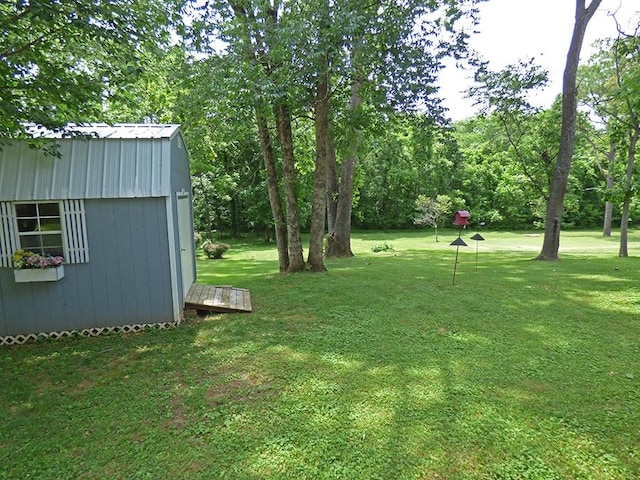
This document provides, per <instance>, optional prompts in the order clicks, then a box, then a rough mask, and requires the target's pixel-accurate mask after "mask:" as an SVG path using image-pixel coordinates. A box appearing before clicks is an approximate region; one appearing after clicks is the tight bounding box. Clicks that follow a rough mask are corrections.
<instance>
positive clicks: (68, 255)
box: [0, 200, 89, 268]
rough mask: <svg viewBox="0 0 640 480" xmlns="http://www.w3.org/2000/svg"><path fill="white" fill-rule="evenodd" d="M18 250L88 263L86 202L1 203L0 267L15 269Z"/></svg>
mask: <svg viewBox="0 0 640 480" xmlns="http://www.w3.org/2000/svg"><path fill="white" fill-rule="evenodd" d="M19 248H22V249H25V250H29V251H32V252H35V253H39V254H41V255H60V256H62V257H64V259H65V263H87V262H88V261H89V248H88V242H87V227H86V221H85V211H84V201H83V200H60V201H52V200H47V201H33V202H0V267H8V268H9V267H12V266H13V264H12V256H13V253H14V252H15V251H16V250H18V249H19Z"/></svg>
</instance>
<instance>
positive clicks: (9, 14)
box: [0, 0, 178, 138]
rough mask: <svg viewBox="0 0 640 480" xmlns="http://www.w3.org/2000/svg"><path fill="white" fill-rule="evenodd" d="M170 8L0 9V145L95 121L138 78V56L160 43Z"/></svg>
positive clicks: (67, 5)
mask: <svg viewBox="0 0 640 480" xmlns="http://www.w3.org/2000/svg"><path fill="white" fill-rule="evenodd" d="M177 19H178V17H177V4H176V3H175V2H173V1H172V0H166V1H159V2H156V1H149V0H131V1H126V2H125V1H116V2H108V1H94V0H77V1H74V2H59V1H58V2H51V1H45V0H32V1H29V2H26V1H14V2H2V3H1V4H0V24H1V25H2V31H3V34H2V36H1V37H0V79H1V83H2V91H3V93H2V96H1V97H0V137H2V138H7V137H8V138H12V137H18V136H21V135H24V129H25V126H24V125H25V123H26V122H35V123H37V124H40V125H43V126H46V127H49V128H61V127H62V126H64V125H65V124H66V123H69V122H75V123H80V122H85V121H89V120H96V119H100V118H101V112H102V107H103V102H104V100H105V99H106V98H108V97H110V96H112V95H117V94H118V92H119V88H120V87H122V86H123V85H127V84H130V83H131V82H132V81H133V80H134V79H135V78H136V76H137V75H138V74H139V73H140V70H141V62H140V57H141V56H142V52H143V51H144V50H145V49H150V48H154V47H156V46H157V45H159V44H162V43H165V42H166V41H168V31H169V27H170V24H171V23H173V22H175V21H177Z"/></svg>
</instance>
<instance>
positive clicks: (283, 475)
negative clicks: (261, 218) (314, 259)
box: [0, 230, 640, 480]
mask: <svg viewBox="0 0 640 480" xmlns="http://www.w3.org/2000/svg"><path fill="white" fill-rule="evenodd" d="M469 233H471V232H469ZM445 234H446V235H449V236H450V237H451V238H455V237H456V236H457V233H456V232H455V231H452V230H450V231H448V232H445ZM425 235H426V232H425V231H420V232H395V233H384V232H379V231H376V232H366V233H359V232H355V233H354V235H353V237H354V238H353V242H352V248H353V250H354V253H355V254H356V257H355V258H351V259H348V260H335V261H334V260H332V261H328V263H329V272H328V273H326V274H323V275H279V274H278V273H277V272H278V269H277V255H276V252H275V249H274V248H273V246H268V245H264V244H262V243H261V242H256V243H255V244H250V243H247V242H233V243H232V246H233V248H232V249H231V250H230V251H229V254H228V260H227V261H224V262H207V261H206V260H204V259H201V260H200V261H199V263H198V277H199V280H200V281H205V282H208V283H212V284H216V283H217V284H221V283H222V284H234V285H237V286H241V287H243V288H248V289H249V290H250V291H251V298H252V302H253V306H254V313H252V314H248V315H247V314H236V315H231V314H222V315H211V316H209V317H206V318H198V317H195V315H194V316H191V315H187V317H186V318H185V321H184V322H183V323H182V324H181V325H180V326H179V327H178V328H176V329H172V330H162V331H161V330H150V331H147V332H143V333H132V334H123V335H119V334H118V335H110V336H103V337H99V338H76V339H63V340H59V341H46V342H40V343H35V344H29V345H24V346H14V347H3V348H1V349H0V372H2V373H1V375H2V385H3V388H2V389H0V405H1V407H0V414H1V415H2V429H0V452H2V454H3V463H2V467H1V469H0V476H2V477H6V478H38V479H58V478H94V479H99V478H105V477H109V478H118V479H124V478H166V479H185V478H189V479H193V480H209V479H211V478H230V479H252V478H253V479H258V478H259V479H265V480H276V479H278V480H288V479H291V480H293V479H296V480H297V479H302V478H308V479H335V478H347V479H352V480H371V479H385V480H386V479H397V480H416V479H419V478H434V479H435V478H446V479H544V480H547V479H553V478H559V479H578V478H580V479H587V478H588V479H610V480H634V479H636V478H638V477H639V476H640V445H638V442H637V432H638V431H639V430H640V398H639V396H638V388H639V384H638V382H639V379H640V371H639V369H638V368H639V367H638V357H639V355H640V352H639V346H638V341H637V339H638V338H639V337H640V324H639V322H638V321H637V319H638V318H639V317H640V302H639V301H638V297H639V294H640V291H639V289H638V285H640V258H638V256H635V257H631V258H627V259H619V258H617V257H616V256H615V252H616V250H617V245H616V240H615V239H603V238H602V237H601V235H600V233H599V232H595V231H593V232H582V233H580V234H574V233H571V232H569V233H568V234H567V236H566V237H565V238H564V239H563V249H566V254H565V255H564V256H563V261H562V262H553V263H547V262H532V261H530V259H531V258H532V257H533V256H534V255H535V254H536V253H537V251H538V248H539V243H540V241H541V239H540V238H534V237H525V236H524V235H523V233H522V232H503V233H495V232H486V234H485V233H484V232H483V236H485V238H486V241H485V242H481V244H480V248H481V251H480V256H479V268H478V271H476V270H475V252H474V251H473V250H472V249H470V248H469V249H464V248H462V249H461V250H460V258H459V265H458V275H457V277H456V279H457V280H456V286H451V271H452V268H453V262H454V251H453V249H452V247H450V246H448V244H444V242H443V243H442V244H435V243H434V242H430V241H425V238H424V237H425ZM465 238H466V237H465ZM634 238H635V239H632V242H631V245H630V246H631V248H632V249H633V251H636V252H638V251H640V250H639V249H640V243H639V242H638V238H637V236H634ZM380 242H388V243H393V245H394V248H395V252H394V255H378V254H374V253H372V252H371V250H370V249H371V246H372V245H375V244H378V243H380Z"/></svg>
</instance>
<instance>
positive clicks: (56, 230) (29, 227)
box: [14, 202, 65, 257]
mask: <svg viewBox="0 0 640 480" xmlns="http://www.w3.org/2000/svg"><path fill="white" fill-rule="evenodd" d="M14 208H15V215H16V217H15V218H16V224H17V228H18V244H19V246H20V248H22V249H23V250H27V251H29V252H34V253H39V254H40V255H44V256H48V255H51V256H61V257H64V256H65V252H64V246H63V243H62V238H63V234H62V216H61V214H60V210H61V208H60V202H34V203H16V204H15V205H14Z"/></svg>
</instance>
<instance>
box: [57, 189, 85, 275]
mask: <svg viewBox="0 0 640 480" xmlns="http://www.w3.org/2000/svg"><path fill="white" fill-rule="evenodd" d="M62 218H63V222H64V233H65V235H64V243H65V252H66V255H67V258H65V261H66V262H67V263H88V262H89V245H88V243H87V222H86V220H85V213H84V200H63V201H62Z"/></svg>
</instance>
